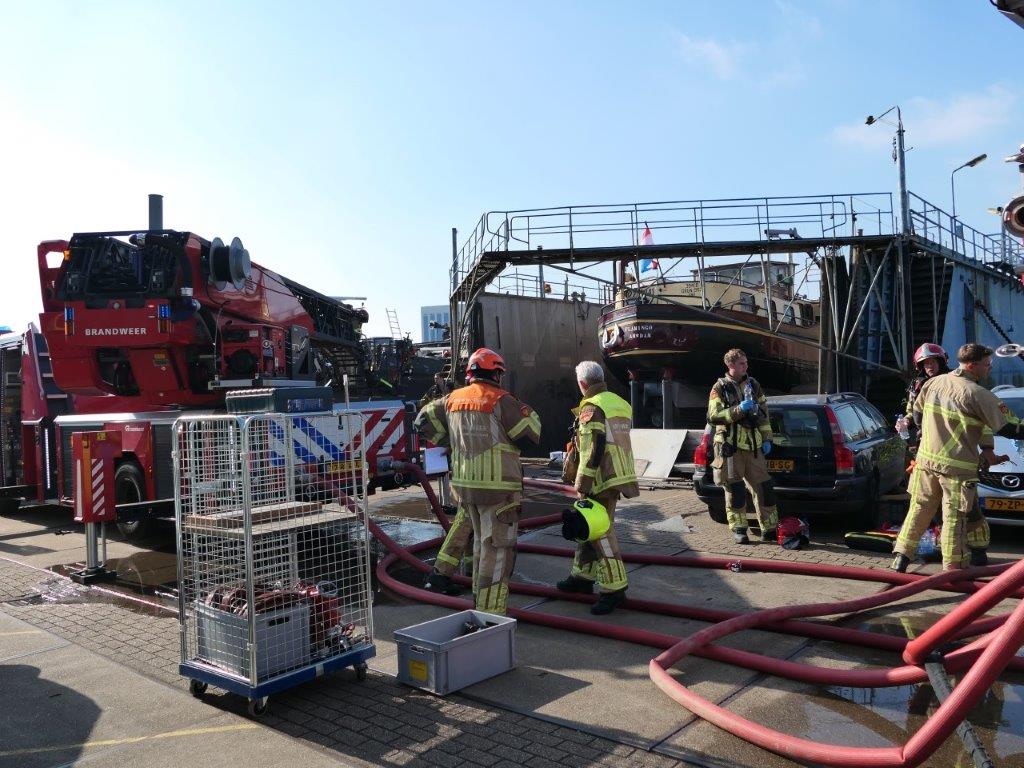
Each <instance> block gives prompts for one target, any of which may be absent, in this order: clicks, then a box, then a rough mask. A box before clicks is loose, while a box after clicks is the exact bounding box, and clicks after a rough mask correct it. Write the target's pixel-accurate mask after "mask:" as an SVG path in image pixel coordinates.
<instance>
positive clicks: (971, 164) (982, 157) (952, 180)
mask: <svg viewBox="0 0 1024 768" xmlns="http://www.w3.org/2000/svg"><path fill="white" fill-rule="evenodd" d="M986 157H988V155H987V154H985V153H982V154H980V155H978V156H977V157H972V158H971V159H970V160H968V161H967V162H966V163H964V164H963V165H959V166H957V167H956V168H954V169H953V172H952V173H951V174H949V191H950V197H952V198H953V237H954V238H955V237H956V183H955V178H954V177H955V176H956V172H957V171H962V170H963V169H964V168H973V167H974V166H976V165H978V164H979V163H981V162H983V161H984V160H985V158H986Z"/></svg>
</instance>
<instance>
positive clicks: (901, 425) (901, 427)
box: [896, 416, 910, 440]
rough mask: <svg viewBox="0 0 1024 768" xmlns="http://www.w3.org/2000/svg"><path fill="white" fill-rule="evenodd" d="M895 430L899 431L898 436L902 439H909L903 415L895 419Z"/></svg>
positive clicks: (908, 431)
mask: <svg viewBox="0 0 1024 768" xmlns="http://www.w3.org/2000/svg"><path fill="white" fill-rule="evenodd" d="M896 432H897V433H899V436H900V437H901V438H903V439H904V440H909V439H910V430H909V429H908V428H907V420H906V418H905V417H903V416H900V417H899V418H898V419H896Z"/></svg>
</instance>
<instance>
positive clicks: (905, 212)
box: [864, 105, 910, 235]
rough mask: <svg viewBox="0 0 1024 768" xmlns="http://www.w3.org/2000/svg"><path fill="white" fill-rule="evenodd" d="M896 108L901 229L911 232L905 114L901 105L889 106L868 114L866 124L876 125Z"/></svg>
mask: <svg viewBox="0 0 1024 768" xmlns="http://www.w3.org/2000/svg"><path fill="white" fill-rule="evenodd" d="M894 109H895V110H896V167H897V168H898V169H899V174H900V229H901V231H902V233H903V234H904V235H909V234H910V197H909V196H908V195H907V153H906V150H905V149H904V146H903V114H902V113H901V112H900V108H899V106H898V105H897V106H893V107H889V108H888V109H887V110H885V112H883V113H882V114H880V115H879V116H878V117H875V116H874V115H868V116H867V119H866V120H865V121H864V124H865V125H874V124H875V123H877V122H878V121H879V120H881V119H882V118H883V117H885V116H886V115H888V114H889V113H890V112H892V111H893V110H894Z"/></svg>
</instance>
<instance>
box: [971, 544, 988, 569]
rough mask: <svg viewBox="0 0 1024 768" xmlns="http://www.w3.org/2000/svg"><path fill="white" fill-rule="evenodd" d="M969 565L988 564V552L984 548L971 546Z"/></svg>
mask: <svg viewBox="0 0 1024 768" xmlns="http://www.w3.org/2000/svg"><path fill="white" fill-rule="evenodd" d="M971 565H972V566H979V565H988V552H986V551H985V550H984V549H974V548H973V547H972V548H971Z"/></svg>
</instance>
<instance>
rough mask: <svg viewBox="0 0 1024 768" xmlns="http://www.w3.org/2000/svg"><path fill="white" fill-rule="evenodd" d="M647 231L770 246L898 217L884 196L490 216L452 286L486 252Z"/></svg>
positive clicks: (680, 238)
mask: <svg viewBox="0 0 1024 768" xmlns="http://www.w3.org/2000/svg"><path fill="white" fill-rule="evenodd" d="M645 227H650V229H651V233H652V235H653V238H654V242H655V243H657V244H700V243H710V242H743V241H760V240H767V239H769V237H770V236H769V233H768V230H783V231H786V230H795V231H796V234H797V235H798V236H799V237H803V238H830V237H838V236H847V235H855V234H857V233H858V231H860V232H862V233H863V234H865V235H889V234H894V233H895V232H896V218H895V212H894V209H893V197H892V195H891V194H890V193H888V192H871V193H857V194H842V195H816V196H807V197H759V198H733V199H722V200H684V201H670V202H654V203H630V204H617V205H582V206H565V207H559V208H536V209H524V210H517V211H490V212H488V213H485V214H484V215H483V216H481V217H480V220H479V221H478V222H477V225H476V227H474V229H473V231H472V233H470V235H469V237H468V238H467V239H466V240H465V241H464V243H463V245H462V247H461V248H460V250H459V251H458V253H457V254H456V258H455V261H454V264H453V266H452V275H451V277H452V287H453V289H454V288H455V287H456V286H458V285H460V284H461V283H462V281H463V280H464V279H465V278H466V276H467V275H469V274H470V272H471V271H472V270H473V269H474V268H475V267H476V266H477V265H478V264H479V263H480V259H481V257H482V256H483V255H484V254H485V253H493V252H500V251H532V250H536V249H537V248H541V249H553V248H555V249H568V250H570V251H572V250H574V249H577V248H589V247H602V246H603V247H609V246H610V247H623V246H626V247H630V246H638V245H639V244H640V238H641V235H642V233H643V231H644V228H645Z"/></svg>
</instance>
